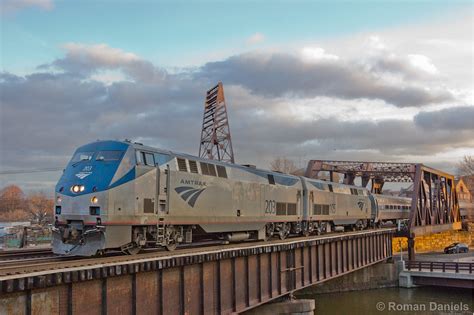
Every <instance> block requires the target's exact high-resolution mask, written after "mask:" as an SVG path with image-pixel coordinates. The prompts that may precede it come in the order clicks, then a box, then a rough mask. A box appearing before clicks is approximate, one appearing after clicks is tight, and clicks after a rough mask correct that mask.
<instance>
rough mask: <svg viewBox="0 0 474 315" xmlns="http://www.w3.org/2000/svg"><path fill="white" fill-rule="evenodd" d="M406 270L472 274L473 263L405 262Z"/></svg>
mask: <svg viewBox="0 0 474 315" xmlns="http://www.w3.org/2000/svg"><path fill="white" fill-rule="evenodd" d="M405 266H406V269H407V270H413V271H430V272H433V271H441V272H447V271H448V272H449V271H454V272H456V273H470V274H472V273H473V270H474V263H468V262H442V261H414V260H411V261H407V262H406V264H405Z"/></svg>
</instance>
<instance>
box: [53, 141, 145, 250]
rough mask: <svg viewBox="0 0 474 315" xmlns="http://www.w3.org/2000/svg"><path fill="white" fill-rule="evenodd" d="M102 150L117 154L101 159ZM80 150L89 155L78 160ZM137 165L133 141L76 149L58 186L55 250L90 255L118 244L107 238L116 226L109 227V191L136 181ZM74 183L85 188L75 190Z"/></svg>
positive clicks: (103, 142) (97, 144) (54, 230)
mask: <svg viewBox="0 0 474 315" xmlns="http://www.w3.org/2000/svg"><path fill="white" fill-rule="evenodd" d="M101 152H114V153H115V155H116V156H115V157H114V159H112V160H102V159H99V156H98V155H99V153H101ZM81 153H84V154H85V156H89V158H87V159H84V160H79V161H75V160H74V157H75V156H77V155H78V154H81ZM135 166H136V162H135V150H134V148H133V146H132V145H131V144H130V143H126V142H119V141H97V142H93V143H90V144H87V145H84V146H82V147H80V148H78V149H77V150H76V152H75V153H74V155H73V159H71V161H70V162H69V163H68V165H67V166H66V168H65V170H64V172H63V174H62V176H61V178H60V179H59V181H58V183H57V185H56V189H55V195H56V198H55V200H56V204H55V212H56V223H55V227H54V228H53V246H52V247H53V252H54V253H56V254H61V255H83V256H90V255H94V254H95V253H96V252H97V251H98V250H102V249H105V248H106V247H108V246H110V245H115V244H113V239H111V238H106V233H109V234H114V233H113V232H114V231H113V230H114V229H115V228H114V227H107V226H106V225H107V222H108V220H110V218H111V211H110V210H111V209H110V206H111V203H110V201H109V198H110V193H111V192H112V191H113V190H114V188H117V187H120V186H123V185H127V184H129V183H131V182H133V180H134V179H135ZM74 186H78V187H83V188H81V190H80V191H78V192H74V191H73V187H74ZM94 202H95V203H94ZM91 207H95V208H93V209H94V211H92V210H91ZM110 241H112V244H110Z"/></svg>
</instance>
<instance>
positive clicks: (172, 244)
mask: <svg viewBox="0 0 474 315" xmlns="http://www.w3.org/2000/svg"><path fill="white" fill-rule="evenodd" d="M177 246H178V243H176V242H175V241H172V242H169V243H168V244H166V246H165V247H166V249H167V250H169V251H170V252H172V251H174V250H175V249H176V247H177Z"/></svg>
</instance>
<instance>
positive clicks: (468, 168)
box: [458, 155, 474, 176]
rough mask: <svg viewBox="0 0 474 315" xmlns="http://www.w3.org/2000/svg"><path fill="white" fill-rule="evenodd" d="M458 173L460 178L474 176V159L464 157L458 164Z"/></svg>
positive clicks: (469, 156) (467, 156)
mask: <svg viewBox="0 0 474 315" xmlns="http://www.w3.org/2000/svg"><path fill="white" fill-rule="evenodd" d="M458 173H459V175H461V176H469V175H474V157H473V156H471V155H465V156H464V158H463V159H462V160H461V161H460V162H459V163H458Z"/></svg>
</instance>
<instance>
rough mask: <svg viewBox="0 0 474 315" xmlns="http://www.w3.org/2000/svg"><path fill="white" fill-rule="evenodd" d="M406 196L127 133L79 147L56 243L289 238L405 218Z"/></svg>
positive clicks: (122, 246)
mask: <svg viewBox="0 0 474 315" xmlns="http://www.w3.org/2000/svg"><path fill="white" fill-rule="evenodd" d="M409 205H410V199H408V198H400V197H390V196H384V195H376V194H371V193H370V191H369V190H367V189H365V188H361V187H358V186H351V185H344V184H340V183H335V182H328V181H324V180H317V179H311V178H306V177H303V176H293V175H288V174H283V173H280V172H275V171H268V170H263V169H258V168H256V167H254V166H251V165H239V164H232V163H224V162H220V161H215V160H207V159H202V158H199V157H196V156H192V155H188V154H182V153H175V152H172V151H167V150H162V149H157V148H153V147H150V146H146V145H143V144H141V143H136V142H131V141H115V140H107V141H96V142H92V143H89V144H86V145H83V146H81V147H79V148H78V149H77V150H76V151H75V152H74V154H73V156H72V158H71V160H70V161H69V163H68V164H67V166H66V168H65V169H64V171H63V174H62V176H61V178H60V179H59V181H58V183H57V185H56V188H55V205H54V207H55V208H54V212H55V219H54V225H53V227H52V231H53V240H52V249H53V252H54V253H55V254H59V255H65V256H93V255H100V254H104V253H106V252H108V251H111V250H114V251H116V250H120V251H122V252H124V253H126V254H136V253H138V252H139V251H141V250H143V249H146V248H163V247H164V248H166V249H167V250H174V249H175V248H176V247H177V246H178V245H180V244H192V243H196V242H200V243H203V242H205V241H216V240H219V241H222V242H240V241H245V240H268V239H270V238H272V237H279V238H280V239H285V238H287V237H288V236H289V235H303V236H308V235H311V234H321V233H328V232H331V231H343V230H362V229H367V228H371V227H377V226H384V225H388V224H397V223H398V224H399V223H400V222H404V221H406V220H408V214H409V212H410V208H409Z"/></svg>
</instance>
